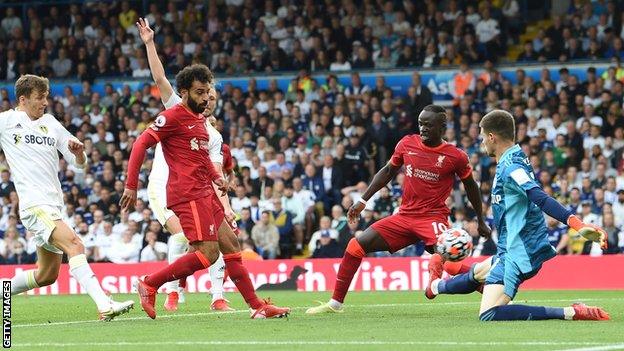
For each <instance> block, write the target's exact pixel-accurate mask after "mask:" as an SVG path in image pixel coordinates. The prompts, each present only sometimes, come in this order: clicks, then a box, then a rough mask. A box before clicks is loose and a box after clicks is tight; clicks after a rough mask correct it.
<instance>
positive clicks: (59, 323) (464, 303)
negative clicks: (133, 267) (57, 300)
mask: <svg viewBox="0 0 624 351" xmlns="http://www.w3.org/2000/svg"><path fill="white" fill-rule="evenodd" d="M524 301H525V300H519V301H516V302H518V303H524ZM570 301H572V302H577V301H584V302H594V301H621V299H620V298H602V299H601V298H588V299H583V298H575V299H543V300H528V302H530V303H539V302H570ZM479 303H480V302H479V301H457V302H424V303H421V302H419V303H386V304H364V305H347V306H346V308H348V309H356V308H385V307H435V306H452V305H476V304H479ZM309 307H310V306H300V307H293V308H292V310H293V311H297V310H306V309H308V308H309ZM139 312H140V313H142V311H140V310H139ZM236 313H249V311H248V310H246V309H244V310H236V311H229V312H197V313H177V314H163V315H158V317H157V318H158V319H168V318H169V319H170V318H185V317H201V316H209V315H213V316H214V315H221V314H236ZM147 318H148V317H147V316H141V317H121V318H119V319H118V321H134V320H145V319H147ZM88 323H102V322H101V321H99V320H95V319H90V320H82V321H66V322H52V323H32V324H13V325H12V327H13V328H35V327H45V326H57V325H72V324H88ZM113 323H114V322H113Z"/></svg>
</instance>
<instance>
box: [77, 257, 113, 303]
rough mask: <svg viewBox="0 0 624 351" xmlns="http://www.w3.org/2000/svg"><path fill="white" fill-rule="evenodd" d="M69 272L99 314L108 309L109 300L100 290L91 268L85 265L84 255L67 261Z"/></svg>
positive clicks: (87, 264)
mask: <svg viewBox="0 0 624 351" xmlns="http://www.w3.org/2000/svg"><path fill="white" fill-rule="evenodd" d="M69 271H70V273H71V275H72V276H73V277H74V278H75V279H76V280H77V281H78V283H79V284H80V286H82V288H83V289H84V290H85V291H86V292H87V294H89V296H91V299H93V301H94V302H95V304H96V305H97V308H98V310H99V311H100V312H103V311H107V310H109V309H110V307H111V302H110V301H111V300H110V298H109V297H108V296H106V294H105V293H104V290H102V287H101V286H100V283H99V282H98V280H97V278H96V277H95V274H93V271H92V270H91V266H89V263H87V256H85V254H80V255H76V256H74V257H71V258H70V259H69Z"/></svg>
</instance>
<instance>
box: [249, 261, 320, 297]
mask: <svg viewBox="0 0 624 351" xmlns="http://www.w3.org/2000/svg"><path fill="white" fill-rule="evenodd" d="M307 271H308V270H307V269H305V268H303V267H301V266H295V267H294V268H293V270H292V271H291V272H290V278H288V279H286V280H284V281H283V282H281V283H276V284H270V283H267V284H262V285H260V286H259V287H258V289H256V290H258V291H267V290H297V279H299V276H300V275H302V274H304V273H306V272H307Z"/></svg>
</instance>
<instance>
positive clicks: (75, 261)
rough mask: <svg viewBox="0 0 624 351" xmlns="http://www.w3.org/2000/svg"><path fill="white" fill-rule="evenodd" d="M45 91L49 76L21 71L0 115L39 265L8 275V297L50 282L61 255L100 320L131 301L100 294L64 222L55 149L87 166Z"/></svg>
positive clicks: (0, 136) (1, 141) (0, 140)
mask: <svg viewBox="0 0 624 351" xmlns="http://www.w3.org/2000/svg"><path fill="white" fill-rule="evenodd" d="M49 91H50V88H49V85H48V79H47V78H43V77H39V76H35V75H30V74H27V75H23V76H21V77H20V78H19V79H18V80H17V82H16V83H15V98H16V99H17V101H18V106H17V108H15V109H14V110H9V111H6V112H3V113H1V114H0V146H1V147H2V150H3V151H4V154H5V155H6V158H7V161H8V163H9V167H10V168H11V173H12V174H13V175H14V181H15V188H16V190H17V195H18V196H19V215H20V218H21V220H22V223H23V224H24V226H25V227H26V229H28V230H29V231H30V232H31V233H33V234H34V240H35V243H36V245H37V268H36V269H31V270H27V271H22V272H19V273H17V274H16V275H15V276H14V277H13V278H12V279H11V295H14V294H19V293H22V292H25V291H28V290H31V289H34V288H38V287H42V286H46V285H50V284H53V283H54V282H55V281H56V279H57V277H58V274H59V270H60V268H61V260H62V258H63V253H65V254H67V257H68V258H69V271H70V273H71V275H72V276H73V277H74V278H75V279H76V280H77V281H78V283H79V284H80V286H81V287H82V288H83V289H84V290H85V291H86V292H87V294H89V296H91V298H92V299H93V301H94V302H95V304H96V305H97V309H98V312H99V319H100V320H103V321H110V320H112V319H113V318H115V317H116V316H118V315H121V314H124V313H127V312H128V311H129V310H130V309H131V308H132V307H133V306H134V302H133V301H125V302H116V301H113V300H112V299H111V298H110V297H108V296H107V295H106V294H105V293H104V291H103V290H102V287H101V286H100V283H99V282H98V280H97V278H96V277H95V275H94V274H93V271H92V270H91V267H90V266H89V264H88V263H87V257H86V256H85V248H84V245H83V243H82V240H81V239H80V238H79V237H78V235H76V233H75V232H74V231H73V230H72V229H71V228H70V227H69V225H67V223H65V222H64V221H63V220H62V216H61V209H62V207H63V191H62V190H61V183H60V181H59V178H58V172H59V156H58V151H60V152H61V153H62V154H63V158H64V159H65V160H66V161H67V162H68V163H70V164H73V165H74V166H76V167H78V168H86V167H87V155H86V154H85V152H84V145H83V144H82V143H81V142H80V141H78V139H76V138H75V137H74V136H72V135H71V134H70V133H69V132H68V131H67V130H66V129H65V127H63V125H61V124H60V123H59V122H58V121H57V120H56V118H54V116H52V115H51V114H48V113H45V109H46V107H47V105H48V100H47V98H48V93H49Z"/></svg>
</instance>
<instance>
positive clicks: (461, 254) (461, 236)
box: [436, 228, 472, 262]
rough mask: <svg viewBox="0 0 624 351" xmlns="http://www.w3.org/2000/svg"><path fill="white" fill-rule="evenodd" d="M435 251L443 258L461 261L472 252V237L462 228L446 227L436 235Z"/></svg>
mask: <svg viewBox="0 0 624 351" xmlns="http://www.w3.org/2000/svg"><path fill="white" fill-rule="evenodd" d="M436 251H437V252H438V253H439V254H440V255H441V256H442V257H443V258H444V259H445V260H448V261H453V262H456V261H461V260H463V259H464V258H466V257H468V256H470V254H471V253H472V237H471V236H470V234H468V232H467V231H465V230H463V229H457V228H451V229H447V230H445V231H443V232H442V234H440V235H439V236H438V242H437V244H436Z"/></svg>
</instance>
